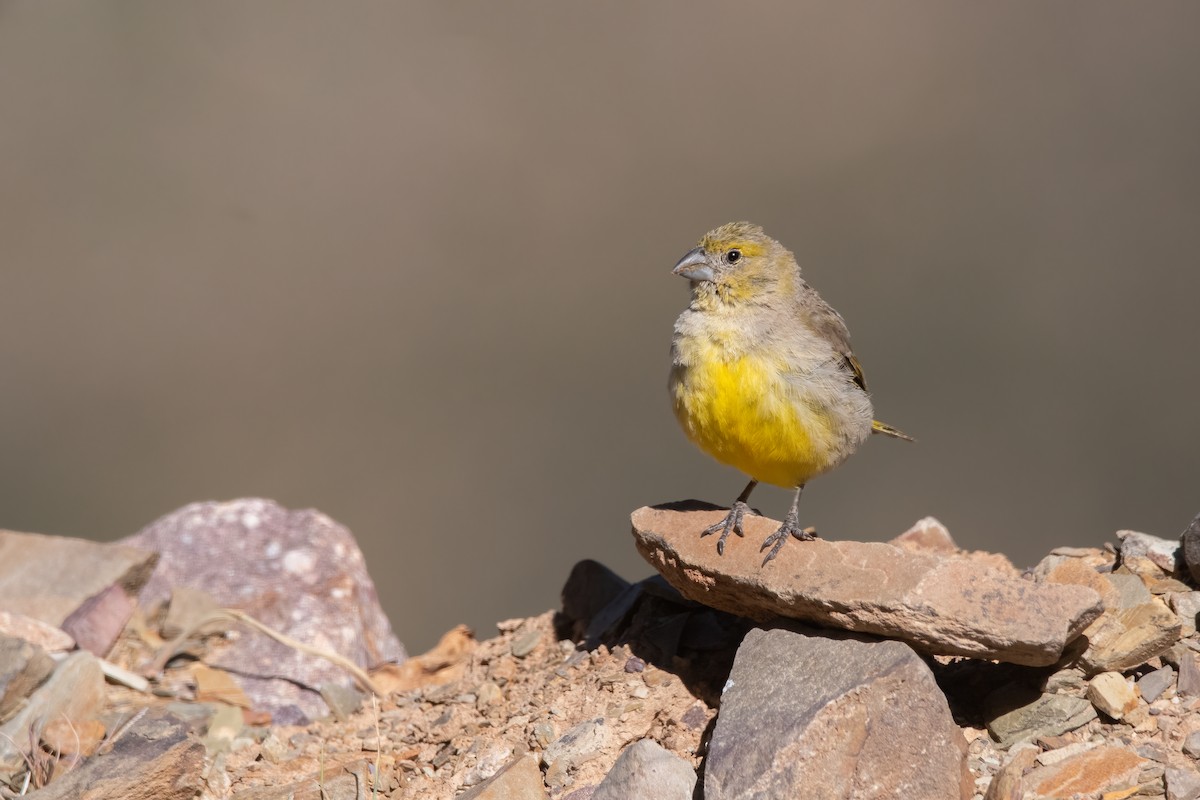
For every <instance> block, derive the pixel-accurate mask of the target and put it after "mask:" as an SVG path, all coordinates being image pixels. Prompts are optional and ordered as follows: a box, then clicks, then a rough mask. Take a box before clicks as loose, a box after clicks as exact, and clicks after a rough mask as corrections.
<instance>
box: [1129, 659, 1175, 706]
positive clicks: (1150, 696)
mask: <svg viewBox="0 0 1200 800" xmlns="http://www.w3.org/2000/svg"><path fill="white" fill-rule="evenodd" d="M1174 682H1175V670H1173V669H1171V668H1170V667H1167V666H1164V667H1163V668H1162V669H1156V670H1154V672H1148V673H1146V674H1145V675H1143V676H1142V677H1140V678H1138V682H1137V685H1138V691H1139V692H1140V693H1141V695H1142V699H1143V700H1145V701H1146V702H1147V703H1153V702H1154V701H1155V700H1157V699H1158V698H1159V697H1161V696H1162V693H1163V692H1165V691H1166V690H1167V688H1168V687H1169V686H1170V685H1171V684H1172V683H1174Z"/></svg>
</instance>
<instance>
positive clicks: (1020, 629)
mask: <svg viewBox="0 0 1200 800" xmlns="http://www.w3.org/2000/svg"><path fill="white" fill-rule="evenodd" d="M700 507H701V504H697V503H695V502H694V501H693V502H691V503H685V504H672V505H668V506H658V507H654V508H640V509H638V510H637V511H635V512H634V513H633V534H634V539H635V541H636V543H637V547H638V551H639V552H641V554H642V556H643V557H644V558H645V559H646V560H647V561H649V562H650V564H651V565H652V566H654V568H655V569H657V570H658V571H659V572H660V573H662V575H663V577H665V578H666V579H667V581H668V582H669V583H670V584H671V585H672V586H674V587H675V588H676V589H678V590H679V592H680V593H681V594H683V595H684V596H685V597H688V598H690V599H692V600H696V601H698V602H701V603H704V604H706V605H708V606H711V607H713V608H717V609H720V610H723V611H728V612H730V613H733V614H738V615H742V616H747V617H750V618H752V619H757V620H765V619H769V618H772V617H775V616H783V617H790V618H794V619H801V620H806V621H810V622H816V623H818V624H821V625H826V626H831V627H838V628H845V629H847V630H851V631H857V632H862V633H872V634H878V635H881V636H887V637H892V638H898V639H903V640H905V641H907V642H909V643H910V644H912V645H913V646H914V647H916V648H918V649H920V650H923V651H926V652H931V653H935V654H939V655H957V656H969V657H972V658H980V659H988V660H999V661H1009V662H1013V663H1017V664H1026V665H1031V666H1043V665H1048V664H1052V663H1054V662H1055V661H1057V660H1058V658H1059V657H1060V656H1061V655H1062V652H1063V648H1064V647H1065V646H1066V644H1067V643H1068V642H1070V641H1071V640H1072V639H1073V638H1075V636H1077V635H1078V634H1079V633H1080V632H1081V631H1082V630H1083V629H1084V628H1085V627H1086V626H1087V625H1088V623H1090V622H1091V621H1092V620H1093V619H1095V618H1096V616H1098V615H1099V613H1100V611H1101V601H1100V597H1099V595H1098V594H1096V592H1095V591H1093V590H1091V589H1088V588H1086V587H1082V586H1074V585H1059V584H1050V583H1035V582H1033V581H1029V580H1022V579H1020V578H1017V577H1015V576H1012V575H1008V574H1005V573H1003V572H1001V571H999V570H995V569H989V568H987V567H986V566H983V565H981V564H979V563H978V562H977V561H975V560H973V559H968V558H962V557H953V556H939V555H936V554H932V553H929V552H923V551H920V550H912V549H906V548H902V547H897V546H895V545H890V544H883V543H878V542H852V541H840V542H828V541H824V540H822V539H817V540H815V541H811V542H795V541H793V542H790V543H788V545H786V546H785V547H784V548H783V549H782V550H781V551H780V553H779V555H778V556H777V557H776V558H775V560H774V561H772V562H771V563H769V564H767V565H765V566H764V565H763V564H762V554H761V553H760V552H759V549H758V544H757V542H761V541H762V540H763V539H764V538H766V537H767V536H769V535H770V534H771V533H773V532H774V531H775V530H776V529H777V528H778V527H779V523H778V522H775V521H772V520H770V519H767V518H765V517H759V516H747V517H746V519H745V528H746V538H745V540H744V541H743V540H741V539H737V540H735V541H733V542H731V543H730V546H729V547H727V548H726V551H725V555H724V556H719V555H717V552H716V548H715V547H714V545H713V541H712V538H711V537H706V538H701V537H700V536H699V532H700V531H702V530H704V528H706V527H708V526H709V525H711V524H713V523H714V522H716V521H718V520H720V519H721V518H723V517H724V515H725V511H723V510H719V509H715V510H695V509H697V508H700ZM684 509H687V510H684ZM708 509H711V507H708Z"/></svg>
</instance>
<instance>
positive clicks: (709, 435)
mask: <svg viewBox="0 0 1200 800" xmlns="http://www.w3.org/2000/svg"><path fill="white" fill-rule="evenodd" d="M673 272H674V274H675V275H678V276H680V277H683V278H686V279H687V280H688V281H689V282H690V284H691V301H690V302H689V304H688V306H687V308H685V309H684V311H683V313H681V314H680V315H679V318H678V319H677V320H676V321H675V331H674V336H673V337H672V340H671V372H670V379H669V383H668V386H669V390H670V395H671V401H672V404H673V406H674V411H675V416H676V418H677V419H678V421H679V424H680V425H681V426H682V427H683V431H684V433H685V434H686V435H687V437H688V438H689V439H691V441H692V442H694V443H695V444H696V445H698V446H699V447H700V449H701V450H703V451H705V452H706V453H708V454H709V455H710V456H712V457H714V458H715V459H717V460H718V461H720V462H722V463H724V464H728V465H729V466H732V467H735V468H737V469H738V470H740V471H741V472H743V473H745V474H746V475H748V476H749V478H750V482H749V483H748V484H746V488H745V489H743V490H742V493H741V494H740V495H738V497H737V500H735V501H734V503H733V505H732V507H731V508H730V509H729V513H728V515H726V517H725V518H724V519H723V520H721V521H720V522H717V523H716V524H715V525H712V526H710V527H708V528H706V529H705V530H704V531H702V532H701V534H700V535H701V536H702V537H703V536H709V535H712V534H714V533H718V532H719V533H720V537H719V538H718V539H717V554H718V555H724V553H725V543H726V540H727V539H728V538H729V535H730V533H736V534H737V535H738V536H739V537H744V536H745V532H744V530H743V519H744V517H745V515H746V514H747V513H757V512H755V511H753V510H752V509H750V507H749V505H748V502H749V500H750V493H751V492H753V491H754V487H756V486H757V485H758V484H759V483H760V482H763V483H770V484H773V485H775V486H780V487H783V488H787V489H792V490H794V492H795V494H794V495H793V497H792V504H791V508H790V509H789V510H788V513H787V516H786V517H785V518H784V521H783V524H782V525H781V526H780V527H779V530H777V531H776V532H775V533H773V534H771V535H770V536H768V537H767V538H766V540H765V541H764V542H763V543H762V547H760V548H759V552H760V553H761V552H762V551H764V550H767V549H768V548H769V550H770V552H768V553H767V555H766V557H765V558H764V559H763V562H762V564H763V566H764V567H765V566H766V565H767V563H768V562H770V561H771V560H772V559H774V558H775V556H776V555H777V554H778V553H779V551H780V548H782V547H783V545H784V543H785V542H787V541H788V540H789V539H790V538H795V539H798V540H801V541H807V540H811V539H814V538H816V531H815V530H814V529H813V528H801V527H800V524H799V512H798V508H799V505H800V495H801V493H802V492H803V491H804V487H805V485H806V484H807V483H808V482H809V481H810V480H811V479H812V478H814V477H816V476H818V475H822V474H824V473H826V472H828V471H830V470H832V469H833V468H835V467H837V466H838V465H840V464H841V463H842V462H843V461H845V460H846V458H847V457H849V456H850V454H851V453H853V452H854V451H855V450H856V449H858V447H859V445H861V444H862V443H863V442H864V441H865V440H866V439H867V438H868V437H869V436H870V435H871V434H873V433H875V434H883V435H885V436H890V437H893V438H897V439H903V440H906V441H913V438H912V437H911V436H909V435H908V434H906V433H904V432H902V431H900V430H898V429H897V428H894V427H892V426H891V425H888V424H886V423H883V422H880V421H878V420H876V419H875V418H874V409H873V407H872V405H871V396H870V395H869V394H868V393H867V383H866V379H865V378H864V377H863V370H862V365H861V364H859V361H858V359H857V358H856V357H855V355H854V352H853V350H851V348H850V334H849V332H848V331H847V329H846V323H845V321H844V320H843V319H842V317H841V315H840V314H838V312H837V311H835V310H834V309H833V308H832V307H831V306H830V305H829V304H828V303H826V302H825V300H823V299H822V298H821V296H820V295H819V294H817V292H816V290H815V289H813V288H812V287H811V286H809V285H808V283H806V282H805V280H804V278H803V277H802V275H801V271H800V266H799V264H797V262H796V258H795V256H794V255H793V254H792V252H791V251H789V250H788V249H787V248H785V247H784V246H783V245H782V244H780V243H779V242H778V241H776V240H775V239H772V238H771V237H770V236H768V235H767V234H766V233H765V232H764V231H763V229H762V228H761V227H759V226H758V225H755V224H753V223H750V222H731V223H728V224H725V225H722V226H720V227H718V228H715V229H714V230H712V231H709V232H708V233H707V234H705V235H704V237H703V238H702V239H701V240H700V243H699V245H698V246H696V247H694V248H692V249H691V250H689V251H688V252H687V253H685V254H684V256H683V257H682V258H681V259H679V262H678V263H677V264H676V265H675V268H674V270H673Z"/></svg>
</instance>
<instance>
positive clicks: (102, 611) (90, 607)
mask: <svg viewBox="0 0 1200 800" xmlns="http://www.w3.org/2000/svg"><path fill="white" fill-rule="evenodd" d="M136 605H137V604H136V603H135V602H134V600H133V598H132V597H130V595H129V593H128V592H126V591H125V588H124V587H123V586H121V585H120V584H115V583H114V584H112V585H111V586H108V587H106V588H105V589H103V590H102V591H101V592H100V593H99V594H96V595H92V596H91V597H89V598H88V599H87V600H85V601H84V602H83V605H81V606H80V607H79V608H77V609H75V610H74V611H72V612H71V613H70V615H68V616H67V618H66V619H65V620H63V624H62V629H63V630H64V631H65V632H66V633H67V634H69V635H70V636H71V637H72V638H74V639H75V643H76V644H78V645H79V646H80V647H82V648H83V649H84V650H87V651H88V652H89V653H92V654H93V655H97V656H99V657H100V658H104V657H105V656H106V655H108V651H109V650H112V647H113V645H114V644H116V643H117V637H118V636H120V635H121V631H123V630H125V623H127V622H129V618H130V617H132V616H133V609H134V608H135V606H136Z"/></svg>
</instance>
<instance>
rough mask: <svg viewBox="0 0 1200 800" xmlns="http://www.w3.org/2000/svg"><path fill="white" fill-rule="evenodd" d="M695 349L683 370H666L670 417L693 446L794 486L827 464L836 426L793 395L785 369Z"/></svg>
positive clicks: (768, 480) (765, 359)
mask: <svg viewBox="0 0 1200 800" xmlns="http://www.w3.org/2000/svg"><path fill="white" fill-rule="evenodd" d="M693 344H694V343H693ZM700 347H701V352H698V353H694V354H693V355H695V356H696V357H695V358H692V359H689V362H690V363H689V364H688V365H687V366H676V367H675V368H674V369H673V370H672V373H671V394H672V399H673V400H674V405H675V414H676V416H677V417H678V418H679V422H680V424H681V425H682V426H683V429H684V431H685V432H686V433H687V435H688V437H689V438H690V439H691V440H692V441H693V442H695V443H696V444H697V445H698V446H699V447H700V448H701V449H703V450H704V451H706V452H707V453H708V454H709V455H711V456H713V457H714V458H716V459H717V460H718V461H722V462H724V463H726V464H729V465H730V466H733V467H736V468H737V469H739V470H741V471H742V472H744V473H746V474H747V475H749V476H750V477H752V478H756V479H758V480H760V481H765V482H766V483H772V484H775V485H776V486H784V487H794V486H799V485H800V484H802V483H804V482H805V481H807V480H808V479H809V478H811V477H813V476H815V475H818V474H820V473H822V472H825V471H826V470H827V469H829V468H830V467H831V466H832V462H833V460H834V459H836V458H837V456H836V455H835V454H834V453H833V452H832V451H833V449H834V441H835V439H836V437H835V435H834V431H833V423H832V421H831V420H830V417H829V415H828V414H826V413H824V412H823V411H822V410H821V409H820V408H819V407H814V406H813V405H812V404H810V403H807V402H804V400H803V399H802V398H801V397H799V396H798V393H797V391H796V387H795V386H794V385H793V384H792V383H791V382H790V381H789V379H788V378H787V376H786V372H785V370H784V369H783V365H782V364H778V363H775V362H773V361H772V360H771V359H770V358H769V357H764V356H762V355H757V354H749V355H741V356H738V357H734V358H729V357H728V356H723V355H722V354H721V353H720V351H719V348H717V347H715V346H713V347H712V351H711V352H704V351H705V350H707V349H708V348H707V347H706V346H705V345H700Z"/></svg>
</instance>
